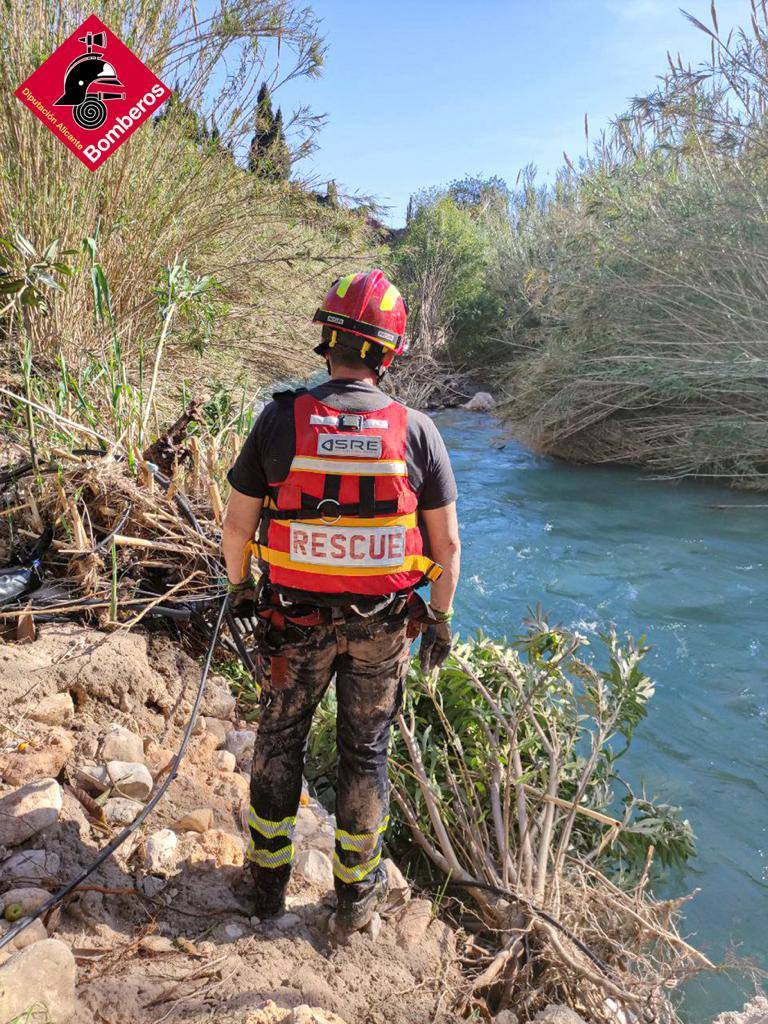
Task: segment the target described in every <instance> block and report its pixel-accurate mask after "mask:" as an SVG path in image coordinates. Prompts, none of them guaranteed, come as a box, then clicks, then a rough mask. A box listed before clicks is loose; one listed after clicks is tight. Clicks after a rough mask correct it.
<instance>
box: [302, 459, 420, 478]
mask: <svg viewBox="0 0 768 1024" xmlns="http://www.w3.org/2000/svg"><path fill="white" fill-rule="evenodd" d="M297 471H298V472H302V473H326V474H327V473H330V474H332V475H333V476H407V475H408V467H407V466H406V464H405V462H404V461H403V460H402V459H380V460H376V459H371V460H370V461H369V462H365V461H361V460H353V459H347V458H338V459H320V458H317V457H315V456H314V455H294V457H293V462H292V463H291V472H292V473H295V472H297Z"/></svg>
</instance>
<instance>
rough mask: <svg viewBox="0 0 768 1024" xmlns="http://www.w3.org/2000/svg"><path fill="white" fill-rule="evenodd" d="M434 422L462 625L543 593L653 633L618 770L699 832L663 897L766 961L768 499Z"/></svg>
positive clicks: (695, 989) (565, 613)
mask: <svg viewBox="0 0 768 1024" xmlns="http://www.w3.org/2000/svg"><path fill="white" fill-rule="evenodd" d="M435 419H436V422H437V423H438V425H439V427H440V429H441V431H442V433H443V436H444V437H445V440H446V442H447V444H448V447H449V449H450V451H451V455H452V459H453V463H454V469H455V471H456V475H457V479H458V483H459V489H460V495H461V497H460V517H461V532H462V542H463V551H464V553H463V576H462V582H461V586H460V592H459V594H458V597H457V602H456V605H457V621H458V626H459V629H460V630H462V631H463V632H465V633H466V632H469V631H471V630H473V629H474V628H475V627H476V626H480V627H482V628H483V629H484V630H486V631H487V632H489V633H491V634H493V635H497V636H499V635H503V634H507V635H512V634H514V633H516V632H518V630H519V626H520V623H521V620H522V618H523V617H524V616H525V613H526V610H527V607H528V606H529V605H532V604H535V603H536V602H541V604H542V606H543V607H544V609H545V610H546V611H547V612H548V613H549V614H550V617H551V619H552V620H555V621H560V622H563V623H566V624H569V625H574V626H576V625H577V626H579V627H580V628H581V629H582V630H594V629H600V628H601V627H604V626H606V625H607V624H609V623H611V622H613V623H615V624H616V626H617V627H618V628H619V629H620V630H625V629H626V630H628V631H630V632H632V633H634V634H635V635H639V634H641V633H646V634H647V636H648V638H649V640H650V642H651V643H652V644H653V650H652V652H651V654H650V655H649V657H648V659H647V662H646V664H647V668H648V671H649V674H650V675H651V676H652V677H653V678H654V679H655V681H656V683H657V691H656V695H655V697H654V699H653V701H652V702H651V705H650V711H649V715H648V718H647V719H646V720H645V722H644V723H643V724H642V725H641V727H640V728H639V729H638V732H637V733H636V739H635V741H634V743H633V746H632V749H631V751H630V753H629V754H628V755H627V757H626V758H625V761H624V765H623V768H624V772H625V774H626V775H627V777H628V779H629V781H630V782H631V783H633V784H634V785H635V787H636V791H637V788H639V786H640V784H644V785H645V787H646V790H647V792H648V794H649V795H651V796H656V797H659V798H660V799H662V800H664V801H668V802H671V803H675V804H680V805H682V807H683V808H684V810H685V815H686V817H687V818H688V819H689V820H690V821H691V824H692V825H693V828H694V830H695V832H696V835H697V837H698V855H697V857H696V859H695V860H694V861H693V862H692V863H691V864H690V866H689V867H688V869H687V870H686V871H685V873H684V874H683V875H682V877H681V876H680V875H676V876H675V877H673V878H667V879H666V880H665V881H664V883H663V886H664V890H663V891H664V893H665V894H674V895H677V894H682V893H684V892H686V891H690V890H693V889H695V888H701V890H702V891H701V893H700V894H699V895H698V896H697V897H696V899H695V900H693V901H692V902H691V903H689V904H688V905H687V910H686V919H685V925H686V927H685V931H686V934H688V935H690V936H692V937H693V939H692V941H693V942H694V943H695V944H697V945H698V946H699V948H701V949H702V950H704V951H705V952H706V953H708V954H709V955H711V956H713V957H715V958H717V957H721V956H722V955H723V954H724V952H725V951H726V949H727V948H729V946H735V947H737V952H738V953H739V954H740V955H741V956H749V957H753V958H755V959H757V960H759V961H760V963H761V966H762V967H763V968H765V969H768V938H766V931H767V930H768V670H767V669H766V656H767V655H768V637H766V618H767V613H768V607H767V604H768V601H767V598H768V553H767V552H766V538H767V537H768V530H766V524H767V523H768V509H760V508H747V507H746V506H748V505H750V504H753V503H755V502H760V501H766V499H765V497H755V496H754V495H746V494H738V493H734V492H732V491H728V490H725V489H721V488H715V487H709V486H704V485H700V484H695V483H678V484H673V483H667V482H659V481H652V480H648V479H644V478H643V477H641V476H640V475H639V474H638V473H636V472H634V471H631V470H624V469H614V468H593V467H589V468H587V467H575V466H569V465H566V464H564V463H561V462H558V461H556V460H553V459H547V458H542V457H539V456H536V455H533V454H531V453H530V452H529V451H526V450H525V449H524V448H522V447H521V446H520V445H518V444H516V443H515V442H510V441H506V442H505V439H504V438H503V437H502V436H501V434H500V431H499V428H498V425H497V424H496V423H494V421H493V420H490V419H489V418H487V417H482V416H478V415H473V414H470V413H464V412H461V411H448V412H443V413H440V414H438V415H437V416H436V417H435ZM500 444H503V445H504V447H503V448H500V447H498V446H499V445H500ZM716 503H727V504H733V505H737V506H739V507H738V508H736V509H730V510H727V511H725V510H717V509H713V508H710V507H709V506H710V505H713V504H716ZM657 891H658V890H657ZM753 992H754V990H753V989H750V986H749V983H748V982H747V981H746V980H744V979H739V978H726V977H724V976H716V977H714V978H711V979H708V980H707V981H706V982H692V983H690V984H689V985H688V987H687V989H686V991H685V993H684V997H683V1010H682V1012H683V1014H684V1017H685V1019H686V1020H687V1021H688V1022H690V1024H708V1022H709V1021H711V1019H712V1017H713V1015H714V1014H716V1013H719V1012H720V1011H722V1010H726V1009H735V1008H737V1007H739V1008H740V1007H741V1003H742V1002H743V1001H744V997H745V996H748V995H750V994H753Z"/></svg>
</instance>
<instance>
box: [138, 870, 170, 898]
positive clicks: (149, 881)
mask: <svg viewBox="0 0 768 1024" xmlns="http://www.w3.org/2000/svg"><path fill="white" fill-rule="evenodd" d="M166 885H168V879H167V878H158V877H157V875H147V877H146V878H142V879H141V881H140V882H139V888H140V889H141V891H142V892H143V893H144V895H145V896H148V897H149V898H150V899H154V897H155V896H159V895H160V893H161V892H162V891H163V889H164V888H165V887H166Z"/></svg>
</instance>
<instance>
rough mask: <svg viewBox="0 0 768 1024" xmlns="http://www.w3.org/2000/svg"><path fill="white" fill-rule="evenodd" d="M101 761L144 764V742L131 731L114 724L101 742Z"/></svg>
mask: <svg viewBox="0 0 768 1024" xmlns="http://www.w3.org/2000/svg"><path fill="white" fill-rule="evenodd" d="M99 756H100V759H101V760H102V761H104V762H107V761H126V762H132V763H137V764H144V741H143V740H142V738H141V736H137V735H136V733H135V732H131V730H130V729H125V728H123V726H122V725H118V724H117V722H114V723H113V724H112V725H111V726H110V728H109V732H108V733H107V734H106V736H105V737H104V739H103V740H102V741H101V751H100V755H99Z"/></svg>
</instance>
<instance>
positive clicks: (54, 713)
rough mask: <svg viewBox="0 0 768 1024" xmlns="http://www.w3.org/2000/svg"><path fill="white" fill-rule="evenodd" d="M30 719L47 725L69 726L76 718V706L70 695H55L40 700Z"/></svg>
mask: <svg viewBox="0 0 768 1024" xmlns="http://www.w3.org/2000/svg"><path fill="white" fill-rule="evenodd" d="M29 717H30V718H31V719H32V720H33V721H35V722H44V723H45V725H68V724H69V723H70V722H71V721H72V719H73V718H74V717H75V705H74V704H73V703H72V698H71V697H70V695H69V694H68V693H54V695H53V696H52V697H43V698H42V700H39V701H38V702H37V704H36V705H35V707H34V708H32V710H31V711H30V712H29Z"/></svg>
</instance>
